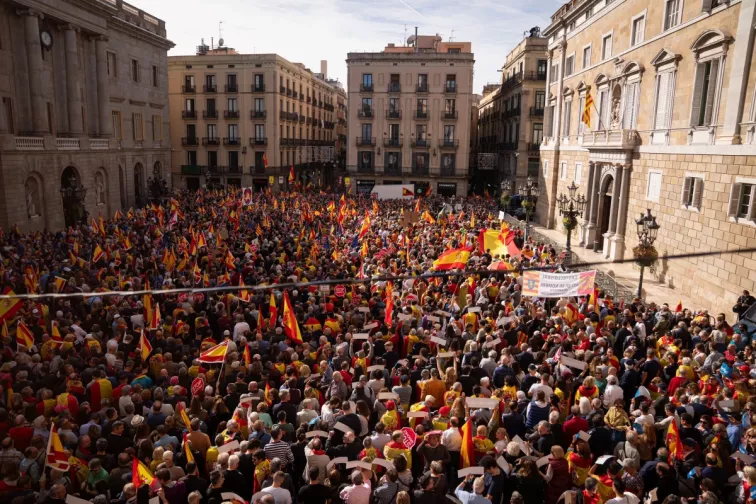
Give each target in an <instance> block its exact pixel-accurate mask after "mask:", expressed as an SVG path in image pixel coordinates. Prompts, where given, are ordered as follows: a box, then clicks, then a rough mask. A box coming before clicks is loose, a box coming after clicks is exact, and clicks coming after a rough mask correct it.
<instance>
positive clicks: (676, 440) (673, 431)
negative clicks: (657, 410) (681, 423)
mask: <svg viewBox="0 0 756 504" xmlns="http://www.w3.org/2000/svg"><path fill="white" fill-rule="evenodd" d="M667 448H668V449H669V463H670V464H671V463H672V462H673V460H674V459H677V460H682V459H683V445H682V440H681V439H680V430H679V429H678V428H677V422H676V421H674V420H672V421H671V422H670V423H669V427H668V428H667Z"/></svg>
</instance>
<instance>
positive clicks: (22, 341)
mask: <svg viewBox="0 0 756 504" xmlns="http://www.w3.org/2000/svg"><path fill="white" fill-rule="evenodd" d="M16 345H18V346H22V347H24V348H26V349H31V347H32V345H34V334H32V332H31V331H30V330H29V328H28V327H27V326H26V324H24V323H23V322H19V323H18V325H17V326H16Z"/></svg>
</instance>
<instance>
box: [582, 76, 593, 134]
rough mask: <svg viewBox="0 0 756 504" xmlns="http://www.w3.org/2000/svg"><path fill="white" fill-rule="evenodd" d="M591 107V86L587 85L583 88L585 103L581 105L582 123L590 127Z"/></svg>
mask: <svg viewBox="0 0 756 504" xmlns="http://www.w3.org/2000/svg"><path fill="white" fill-rule="evenodd" d="M591 107H593V97H592V96H591V87H590V86H587V87H586V90H585V105H584V106H583V117H582V121H583V124H585V126H586V127H587V128H588V129H591Z"/></svg>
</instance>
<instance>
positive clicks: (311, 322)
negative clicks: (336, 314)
mask: <svg viewBox="0 0 756 504" xmlns="http://www.w3.org/2000/svg"><path fill="white" fill-rule="evenodd" d="M304 326H305V329H307V330H308V331H310V332H312V331H322V330H323V325H322V324H321V323H320V321H319V320H318V319H316V318H315V317H310V318H308V319H307V320H305V323H304Z"/></svg>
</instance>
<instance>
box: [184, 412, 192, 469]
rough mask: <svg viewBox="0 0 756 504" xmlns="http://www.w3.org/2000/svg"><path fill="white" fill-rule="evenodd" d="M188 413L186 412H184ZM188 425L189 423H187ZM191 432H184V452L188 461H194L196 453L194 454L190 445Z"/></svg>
mask: <svg viewBox="0 0 756 504" xmlns="http://www.w3.org/2000/svg"><path fill="white" fill-rule="evenodd" d="M184 414H186V413H184ZM187 425H188V424H187ZM188 436H189V433H188V432H184V453H185V454H186V461H187V462H194V455H192V449H191V447H189V438H188Z"/></svg>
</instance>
